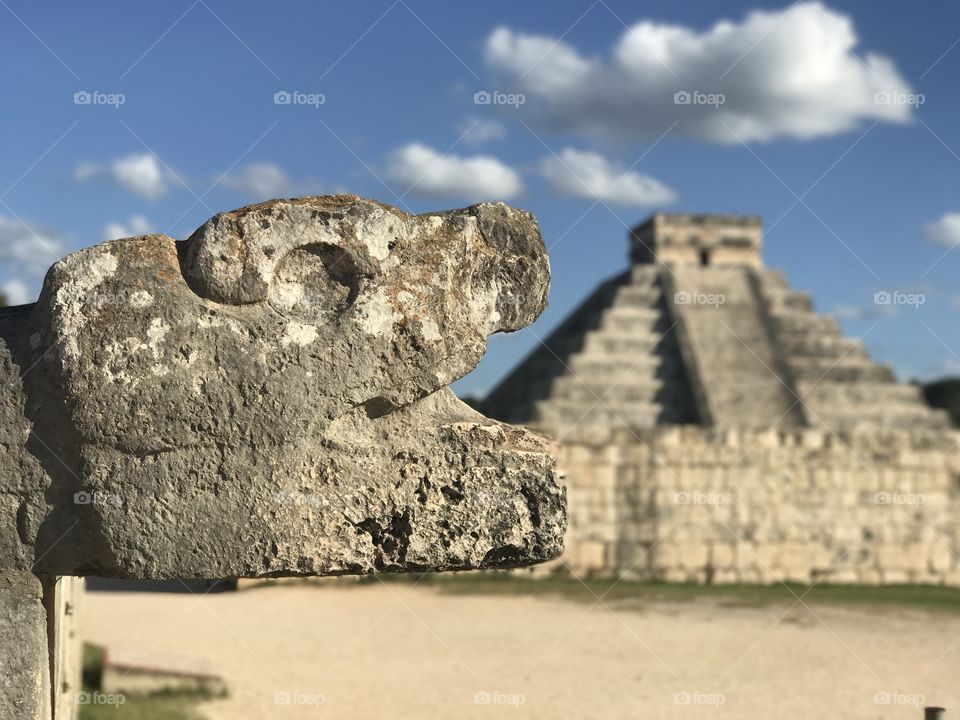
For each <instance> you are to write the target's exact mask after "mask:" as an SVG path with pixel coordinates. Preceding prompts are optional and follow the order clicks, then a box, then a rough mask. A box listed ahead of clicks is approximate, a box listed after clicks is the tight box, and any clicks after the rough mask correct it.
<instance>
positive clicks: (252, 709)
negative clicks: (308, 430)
mask: <svg viewBox="0 0 960 720" xmlns="http://www.w3.org/2000/svg"><path fill="white" fill-rule="evenodd" d="M814 612H815V614H813V613H812V612H811V611H807V610H804V609H803V608H802V607H800V608H794V609H789V608H788V607H787V606H771V607H766V608H729V607H722V606H719V605H717V604H715V603H713V602H710V601H697V602H691V603H683V604H667V603H664V604H660V603H658V604H654V605H647V606H644V607H643V608H640V609H637V608H627V607H623V606H619V607H617V606H614V607H613V608H610V607H607V606H606V605H603V604H600V605H595V606H590V605H589V604H585V603H579V602H574V601H568V600H564V599H545V598H542V597H512V596H495V595H494V596H453V595H443V594H438V593H437V592H436V591H434V590H431V589H429V588H424V587H411V586H409V585H404V584H389V585H387V584H374V585H362V586H353V587H344V586H319V587H318V586H286V587H273V588H265V589H253V590H247V591H244V592H240V593H223V594H210V595H206V596H202V597H200V596H191V595H183V594H181V595H175V594H155V593H150V594H139V593H113V592H101V593H90V594H88V596H87V599H86V608H85V627H86V634H87V636H88V639H89V640H90V641H92V642H96V643H100V644H105V645H107V646H110V645H114V646H121V647H127V648H130V647H133V648H142V650H143V651H144V652H148V653H154V654H163V655H182V654H184V653H186V652H189V653H191V654H193V655H196V656H201V657H205V658H207V659H208V660H209V661H210V662H211V663H212V664H213V665H214V666H216V667H217V668H218V669H219V670H220V671H221V672H222V674H223V675H224V676H225V678H226V680H227V683H228V685H229V687H230V692H231V694H230V697H229V698H227V699H225V700H218V701H214V702H212V703H210V704H207V705H205V706H204V711H205V713H206V714H207V716H208V717H209V718H211V720H235V719H240V720H259V719H260V718H263V719H264V720H266V719H267V718H270V719H273V718H288V717H289V718H325V717H326V718H364V719H367V718H395V719H400V718H492V717H508V718H550V719H553V718H604V719H607V718H631V719H634V718H684V719H686V718H689V719H691V720H692V719H693V718H719V717H730V718H748V719H749V718H758V719H759V718H771V717H777V718H778V719H779V720H788V719H792V718H804V719H808V718H810V719H812V718H821V717H831V718H844V720H854V719H859V718H863V719H866V718H911V719H913V720H917V719H918V718H922V716H923V712H922V710H921V709H918V707H917V705H918V704H919V705H921V706H922V704H923V703H924V701H926V702H927V704H939V705H944V706H946V707H947V708H948V710H949V709H951V708H953V709H954V713H956V714H957V715H958V717H960V683H958V681H957V670H958V669H960V617H953V616H943V615H932V614H931V615H927V614H924V613H920V612H906V611H890V610H886V611H878V610H870V611H860V610H854V609H847V608H825V607H822V606H817V607H815V608H814ZM287 699H289V701H290V702H289V703H287V702H285V701H286V700H287ZM949 714H950V713H948V715H949Z"/></svg>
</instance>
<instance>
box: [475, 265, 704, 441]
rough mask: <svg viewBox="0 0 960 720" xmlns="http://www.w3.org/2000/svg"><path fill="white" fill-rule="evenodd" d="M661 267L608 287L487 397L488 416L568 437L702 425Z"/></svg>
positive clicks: (641, 268) (638, 270) (636, 271)
mask: <svg viewBox="0 0 960 720" xmlns="http://www.w3.org/2000/svg"><path fill="white" fill-rule="evenodd" d="M666 302H667V300H666V298H665V296H664V292H663V286H662V283H661V281H660V276H659V273H658V271H657V268H656V267H655V266H653V265H635V266H634V267H632V268H631V269H630V271H629V272H627V273H624V274H623V275H620V276H617V277H616V278H613V279H612V280H609V281H608V282H606V283H604V284H603V285H601V287H600V288H599V289H598V290H597V292H595V293H594V294H593V295H592V296H591V297H590V298H588V299H587V300H586V302H584V303H583V304H582V305H581V306H580V307H579V308H578V309H577V310H575V311H574V313H573V314H572V315H571V316H570V318H569V319H568V320H567V321H566V322H564V323H563V324H562V325H561V326H560V327H559V328H558V329H557V330H556V331H555V332H554V333H553V334H552V335H550V337H549V338H547V340H546V341H545V343H544V344H543V346H541V347H539V348H537V349H536V350H535V351H534V352H533V353H532V354H531V355H530V356H529V357H528V358H527V359H526V360H525V361H524V362H523V363H521V365H520V366H519V367H518V368H517V369H516V370H515V371H514V372H513V373H511V375H510V376H509V377H508V378H507V379H506V380H504V382H503V383H502V384H501V385H500V387H499V388H498V389H497V390H495V391H494V392H493V393H491V394H490V396H489V397H488V398H487V400H486V403H485V405H484V410H485V411H486V412H491V413H493V414H494V416H495V417H501V418H502V419H504V420H507V421H509V422H521V423H528V424H535V425H545V426H549V427H551V428H553V429H555V430H556V431H557V432H559V433H562V432H564V430H566V429H568V428H572V427H574V426H576V425H578V424H587V425H589V424H594V423H601V424H604V425H616V426H621V425H622V426H628V427H632V428H649V427H653V426H655V425H663V424H686V423H695V422H697V417H696V410H695V408H694V403H693V398H692V396H691V393H690V383H689V380H688V378H687V377H686V372H685V367H684V364H683V362H682V360H681V358H680V352H679V348H678V346H677V343H676V339H675V337H674V324H673V323H672V322H671V321H670V320H669V313H668V312H667V310H666Z"/></svg>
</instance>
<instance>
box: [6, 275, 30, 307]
mask: <svg viewBox="0 0 960 720" xmlns="http://www.w3.org/2000/svg"><path fill="white" fill-rule="evenodd" d="M0 294H3V296H4V297H5V298H6V299H7V302H8V303H9V304H10V305H26V304H27V303H29V302H33V298H32V297H31V293H30V288H28V287H27V285H26V283H24V282H22V281H20V280H8V281H7V282H5V283H4V284H3V285H2V286H0Z"/></svg>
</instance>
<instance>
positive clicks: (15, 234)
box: [0, 215, 63, 275]
mask: <svg viewBox="0 0 960 720" xmlns="http://www.w3.org/2000/svg"><path fill="white" fill-rule="evenodd" d="M62 251H63V243H62V239H61V238H60V236H59V234H57V233H56V232H54V231H53V230H51V229H49V228H45V227H43V226H41V225H36V224H33V223H26V222H21V221H20V220H17V219H16V218H12V217H6V216H4V215H0V265H2V266H4V267H5V268H7V269H9V270H11V271H12V272H13V273H14V274H18V275H19V274H24V275H42V274H43V273H45V272H46V271H47V268H48V267H50V266H51V265H52V264H53V263H55V262H56V261H57V260H59V259H60V256H61V255H62Z"/></svg>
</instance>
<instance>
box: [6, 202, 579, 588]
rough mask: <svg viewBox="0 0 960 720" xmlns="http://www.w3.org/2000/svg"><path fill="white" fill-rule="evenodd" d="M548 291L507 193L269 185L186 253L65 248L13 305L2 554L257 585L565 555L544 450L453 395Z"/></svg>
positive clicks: (173, 246)
mask: <svg viewBox="0 0 960 720" xmlns="http://www.w3.org/2000/svg"><path fill="white" fill-rule="evenodd" d="M548 286H549V266H548V263H547V258H546V251H545V249H544V245H543V241H542V239H541V237H540V233H539V229H538V227H537V225H536V221H535V220H534V219H533V217H532V216H531V215H529V214H528V213H524V212H522V211H519V210H515V209H513V208H509V207H507V206H505V205H502V204H485V205H477V206H473V207H470V208H465V209H463V210H457V211H449V212H443V213H429V214H425V215H420V216H413V215H408V214H406V213H403V212H401V211H399V210H397V209H395V208H392V207H389V206H386V205H382V204H379V203H376V202H373V201H369V200H364V199H362V198H358V197H355V196H333V197H319V198H301V199H297V200H275V201H271V202H268V203H263V204H260V205H254V206H251V207H248V208H243V209H241V210H237V211H233V212H230V213H223V214H221V215H218V216H216V217H214V218H212V219H211V220H210V221H208V222H207V223H205V224H204V225H203V226H202V227H201V228H200V229H199V230H197V232H195V233H194V234H193V235H192V236H191V237H190V238H189V239H188V240H187V241H185V242H182V243H178V242H176V241H174V240H173V239H171V238H168V237H165V236H160V235H152V236H145V237H139V238H127V239H124V240H119V241H114V242H112V243H105V244H102V245H98V246H95V247H92V248H89V249H87V250H83V251H80V252H78V253H76V254H74V255H71V256H69V257H67V258H65V259H64V260H62V261H61V262H59V263H57V264H56V265H55V266H54V267H53V268H52V269H51V271H50V273H49V274H48V277H47V279H46V281H45V284H44V290H43V293H42V295H41V298H40V301H39V302H38V304H37V305H36V306H34V307H33V308H31V309H30V310H29V311H17V312H16V313H15V312H14V311H7V312H5V313H3V314H0V354H3V355H5V356H6V357H7V358H8V360H7V363H6V365H4V364H3V363H0V372H3V373H4V374H5V375H6V376H7V379H8V383H9V385H10V387H11V388H12V389H13V393H12V397H13V402H12V404H10V405H9V407H6V408H5V409H3V412H4V413H5V416H6V415H9V417H5V416H4V417H3V420H4V423H5V427H3V428H0V432H2V433H5V435H4V436H3V437H6V435H12V436H15V438H18V439H19V440H18V441H16V440H15V441H10V442H8V443H7V444H6V445H3V446H2V447H0V450H3V452H4V454H0V466H3V467H2V469H4V470H7V469H8V468H7V467H6V466H7V465H10V468H9V469H11V471H12V470H13V468H23V467H29V468H30V469H31V472H32V473H33V474H32V475H31V474H30V473H26V474H24V473H23V472H22V471H21V472H20V474H19V475H18V477H21V478H23V477H26V478H28V479H29V478H32V480H30V481H29V482H26V481H24V482H26V487H21V488H18V489H17V490H16V492H14V493H9V492H8V494H6V495H4V496H3V497H5V498H7V499H9V500H11V502H9V503H6V504H3V505H0V512H4V513H6V515H5V516H4V517H0V563H2V565H0V567H2V566H8V567H15V568H20V569H24V568H23V565H24V562H25V559H26V561H32V562H33V563H36V566H35V568H34V569H35V570H36V571H37V572H44V573H50V574H64V575H67V574H98V575H106V576H111V575H112V576H120V577H158V578H159V577H214V576H237V577H257V576H270V575H274V576H279V575H325V574H342V573H367V572H376V571H403V570H443V569H466V568H477V567H499V566H507V565H519V564H529V563H533V562H539V561H542V560H546V559H549V558H550V557H553V556H555V555H556V554H558V553H559V552H560V550H561V549H562V537H563V530H564V527H565V498H564V493H563V490H562V488H561V487H560V485H559V483H558V480H557V476H556V473H555V469H554V464H553V460H552V457H551V454H550V448H549V447H548V446H547V445H545V444H544V442H543V441H542V440H540V439H539V438H537V437H536V436H533V435H531V434H530V433H529V432H527V431H524V430H520V429H518V428H511V427H509V426H503V425H500V424H499V423H495V422H493V421H490V420H487V419H486V418H484V417H483V416H481V415H479V414H477V413H475V412H474V411H473V410H471V409H470V408H468V407H467V406H466V405H464V404H463V403H460V402H459V401H458V400H457V399H456V398H455V397H454V396H453V394H452V393H451V392H450V391H449V390H448V389H447V387H446V386H447V384H448V383H450V382H452V381H453V380H455V379H457V378H459V377H462V376H463V375H465V374H466V373H467V372H469V371H470V370H472V369H473V368H474V367H475V366H476V364H477V363H478V362H479V359H480V357H481V356H482V355H483V352H484V350H485V340H486V336H487V335H488V334H489V333H492V332H498V331H504V330H515V329H518V328H520V327H523V326H524V325H526V324H529V323H530V322H532V321H533V320H534V319H536V317H537V316H538V315H539V313H540V312H541V311H542V310H543V307H544V305H545V302H546V294H547V290H548ZM48 349H49V351H48V352H44V351H45V350H48ZM0 359H3V358H0ZM31 366H34V367H33V369H32V370H31V371H30V372H29V373H25V370H27V368H29V367H31ZM21 374H23V375H24V379H23V381H21V380H20V378H19V375H21ZM0 409H2V408H0ZM18 423H19V425H18ZM3 437H0V439H3ZM24 439H26V442H25V444H24ZM18 442H19V446H18ZM7 476H8V477H9V476H10V475H9V473H8V474H7ZM21 484H23V483H21ZM78 493H81V495H79V496H77V494H78ZM82 493H87V494H86V495H83V494H82ZM75 496H77V497H79V503H78V502H76V501H75ZM16 498H19V501H18V503H19V504H18V503H17V502H13V501H14V500H15V499H16ZM85 499H90V500H91V502H90V503H88V504H85V503H84V502H83V501H84V500H85ZM14 506H17V507H14ZM67 528H73V529H72V531H71V532H70V533H68V534H67V536H66V537H64V538H63V539H62V540H60V539H58V538H59V536H60V533H62V532H63V531H64V530H66V529H67ZM58 529H59V532H58V531H57V530H58Z"/></svg>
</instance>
